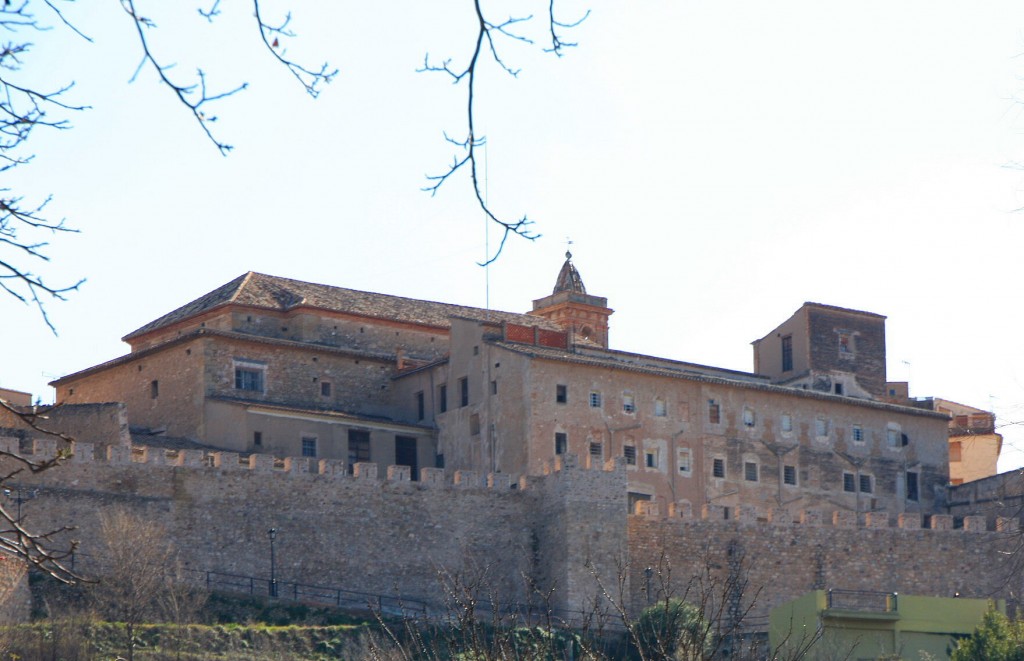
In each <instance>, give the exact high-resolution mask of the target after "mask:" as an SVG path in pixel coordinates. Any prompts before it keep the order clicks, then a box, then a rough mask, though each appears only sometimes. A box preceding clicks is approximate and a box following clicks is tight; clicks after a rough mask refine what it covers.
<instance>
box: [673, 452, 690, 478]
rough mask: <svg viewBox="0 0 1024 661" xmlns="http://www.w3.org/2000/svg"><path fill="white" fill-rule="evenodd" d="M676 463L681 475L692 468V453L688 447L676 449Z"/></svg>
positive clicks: (687, 473) (688, 472)
mask: <svg viewBox="0 0 1024 661" xmlns="http://www.w3.org/2000/svg"><path fill="white" fill-rule="evenodd" d="M676 464H677V465H678V466H679V472H680V473H681V474H682V475H689V474H690V472H691V471H692V470H693V455H692V454H691V453H690V449H689V448H678V449H676Z"/></svg>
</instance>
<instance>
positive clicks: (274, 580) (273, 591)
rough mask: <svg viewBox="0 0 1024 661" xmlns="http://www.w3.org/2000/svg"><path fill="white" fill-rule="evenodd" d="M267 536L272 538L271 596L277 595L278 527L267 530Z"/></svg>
mask: <svg viewBox="0 0 1024 661" xmlns="http://www.w3.org/2000/svg"><path fill="white" fill-rule="evenodd" d="M267 537H269V538H270V596H271V597H276V596H277V577H276V575H275V566H274V538H276V537H277V528H271V529H270V530H268V531H267Z"/></svg>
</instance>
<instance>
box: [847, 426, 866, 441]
mask: <svg viewBox="0 0 1024 661" xmlns="http://www.w3.org/2000/svg"><path fill="white" fill-rule="evenodd" d="M850 437H851V438H853V442H854V443H863V442H864V429H863V428H862V427H861V426H860V425H854V426H853V428H852V429H850Z"/></svg>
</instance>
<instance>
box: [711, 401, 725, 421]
mask: <svg viewBox="0 0 1024 661" xmlns="http://www.w3.org/2000/svg"><path fill="white" fill-rule="evenodd" d="M708 422H710V423H711V424H713V425H717V424H719V423H720V422H722V410H721V408H720V407H719V406H718V402H716V401H715V400H713V399H709V400H708Z"/></svg>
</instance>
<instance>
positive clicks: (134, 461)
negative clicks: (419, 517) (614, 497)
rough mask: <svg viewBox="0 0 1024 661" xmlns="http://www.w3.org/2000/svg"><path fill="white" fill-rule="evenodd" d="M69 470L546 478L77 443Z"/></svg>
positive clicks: (512, 486) (498, 486)
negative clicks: (106, 468)
mask: <svg viewBox="0 0 1024 661" xmlns="http://www.w3.org/2000/svg"><path fill="white" fill-rule="evenodd" d="M58 449H59V442H58V441H55V440H51V439H32V440H31V442H30V443H27V442H24V441H21V440H20V439H18V438H16V437H6V436H5V437H0V451H7V452H12V453H20V454H23V455H26V456H30V457H32V458H34V459H51V458H53V457H54V456H56V454H57V451H58ZM68 462H69V463H70V464H77V465H85V464H88V465H93V466H104V465H105V466H111V467H115V466H116V467H122V466H132V467H135V468H137V469H140V470H153V471H160V470H174V469H193V470H199V471H210V472H230V473H237V474H245V473H251V474H258V475H261V476H268V477H269V476H281V477H288V478H289V479H318V480H323V479H328V480H349V481H355V482H367V483H380V484H384V483H400V484H409V485H415V486H418V487H420V488H447V489H459V490H465V489H472V490H485V491H493V492H507V491H517V490H527V489H535V488H538V487H540V486H541V485H542V484H543V483H544V482H545V480H546V479H548V478H547V477H545V476H526V475H523V476H520V475H513V474H510V473H479V472H477V471H466V470H458V471H453V472H446V471H445V470H444V469H443V468H420V469H419V471H418V476H417V477H418V479H413V473H412V469H411V467H409V466H404V465H391V466H387V467H386V468H385V469H384V470H380V467H379V466H378V465H377V464H376V463H373V462H359V463H355V464H352V465H350V464H348V463H347V462H345V461H344V460H340V459H314V458H312V457H277V456H274V455H270V454H260V453H253V454H240V453H238V452H229V451H226V450H200V449H168V448H161V447H153V446H140V445H136V446H125V445H107V444H100V445H95V444H93V443H86V442H76V443H75V444H74V449H73V454H72V455H71V456H70V457H69V459H68ZM547 469H548V470H547V474H548V475H550V476H553V477H554V478H555V479H557V476H559V475H562V474H566V473H573V472H578V473H581V474H585V473H613V472H617V471H621V472H623V473H625V465H624V464H623V463H622V462H621V461H617V460H611V461H608V462H605V463H604V464H603V465H597V464H596V463H595V465H594V466H593V467H591V465H590V463H589V462H587V463H586V464H585V465H583V464H581V463H580V461H579V459H578V457H577V456H576V455H568V454H567V455H562V456H560V457H557V458H556V460H555V461H554V462H550V463H549V465H548V467H547Z"/></svg>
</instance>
